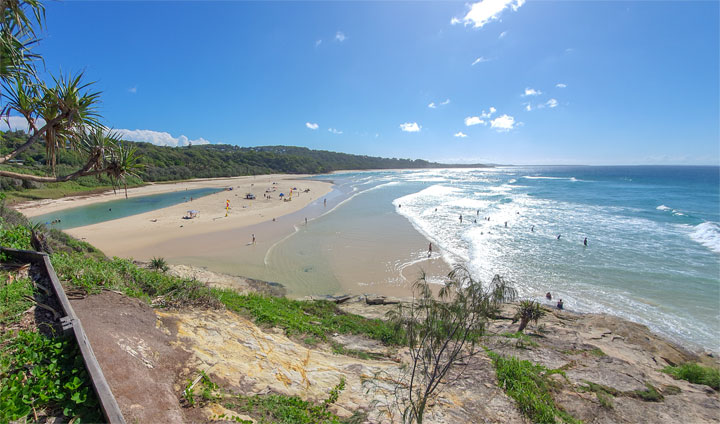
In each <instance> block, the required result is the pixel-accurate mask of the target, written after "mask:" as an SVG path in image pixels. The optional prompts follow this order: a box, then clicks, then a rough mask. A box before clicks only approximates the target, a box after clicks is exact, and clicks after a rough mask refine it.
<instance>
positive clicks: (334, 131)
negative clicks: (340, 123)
mask: <svg viewBox="0 0 720 424" xmlns="http://www.w3.org/2000/svg"><path fill="white" fill-rule="evenodd" d="M328 131H330V132H331V133H333V134H342V133H343V132H342V131H340V130H337V129H335V128H328Z"/></svg>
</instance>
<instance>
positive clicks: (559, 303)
mask: <svg viewBox="0 0 720 424" xmlns="http://www.w3.org/2000/svg"><path fill="white" fill-rule="evenodd" d="M557 308H558V309H562V308H563V301H562V299H560V301H559V302H558V303H557Z"/></svg>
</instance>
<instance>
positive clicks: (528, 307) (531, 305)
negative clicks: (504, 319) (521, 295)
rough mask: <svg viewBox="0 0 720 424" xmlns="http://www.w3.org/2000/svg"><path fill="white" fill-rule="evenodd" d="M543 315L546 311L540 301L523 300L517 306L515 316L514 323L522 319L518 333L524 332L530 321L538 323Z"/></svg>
mask: <svg viewBox="0 0 720 424" xmlns="http://www.w3.org/2000/svg"><path fill="white" fill-rule="evenodd" d="M543 315H545V311H543V310H542V308H541V307H540V304H539V303H538V302H535V301H533V300H523V301H522V302H520V304H519V305H518V306H517V311H516V312H515V316H514V317H513V323H515V322H517V321H518V320H520V327H518V333H522V332H523V330H525V327H527V325H528V324H529V323H530V321H533V322H535V324H537V322H538V320H539V319H540V318H542V316H543Z"/></svg>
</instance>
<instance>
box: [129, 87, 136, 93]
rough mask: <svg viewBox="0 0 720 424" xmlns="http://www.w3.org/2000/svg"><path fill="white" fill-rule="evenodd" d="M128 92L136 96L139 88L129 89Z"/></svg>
mask: <svg viewBox="0 0 720 424" xmlns="http://www.w3.org/2000/svg"><path fill="white" fill-rule="evenodd" d="M128 91H129V92H130V93H132V94H136V93H137V87H130V88H128Z"/></svg>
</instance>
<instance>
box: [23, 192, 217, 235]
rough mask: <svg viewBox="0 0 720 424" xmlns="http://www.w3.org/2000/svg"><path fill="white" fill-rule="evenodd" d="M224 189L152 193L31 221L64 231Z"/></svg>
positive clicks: (53, 214)
mask: <svg viewBox="0 0 720 424" xmlns="http://www.w3.org/2000/svg"><path fill="white" fill-rule="evenodd" d="M222 190H223V189H221V188H196V189H193V190H182V191H174V192H171V193H162V194H153V195H151V196H141V197H131V198H129V199H125V198H124V197H123V198H122V199H120V200H111V201H109V202H103V203H96V204H93V205H88V206H80V207H77V208H72V209H65V210H62V211H58V212H53V213H48V214H45V215H38V216H35V217H33V218H32V221H34V222H41V223H45V224H48V225H50V226H51V227H52V228H59V229H61V230H64V229H68V228H75V227H82V226H84V225H91V224H97V223H99V222H105V221H110V220H113V219H118V218H124V217H126V216H131V215H137V214H140V213H144V212H150V211H153V210H156V209H162V208H166V207H168V206H173V205H177V204H178V203H183V202H186V201H188V200H190V197H193V198H198V197H202V196H207V195H208V194H213V193H217V192H219V191H222ZM58 219H59V220H60V222H56V223H54V224H53V221H56V220H58Z"/></svg>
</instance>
